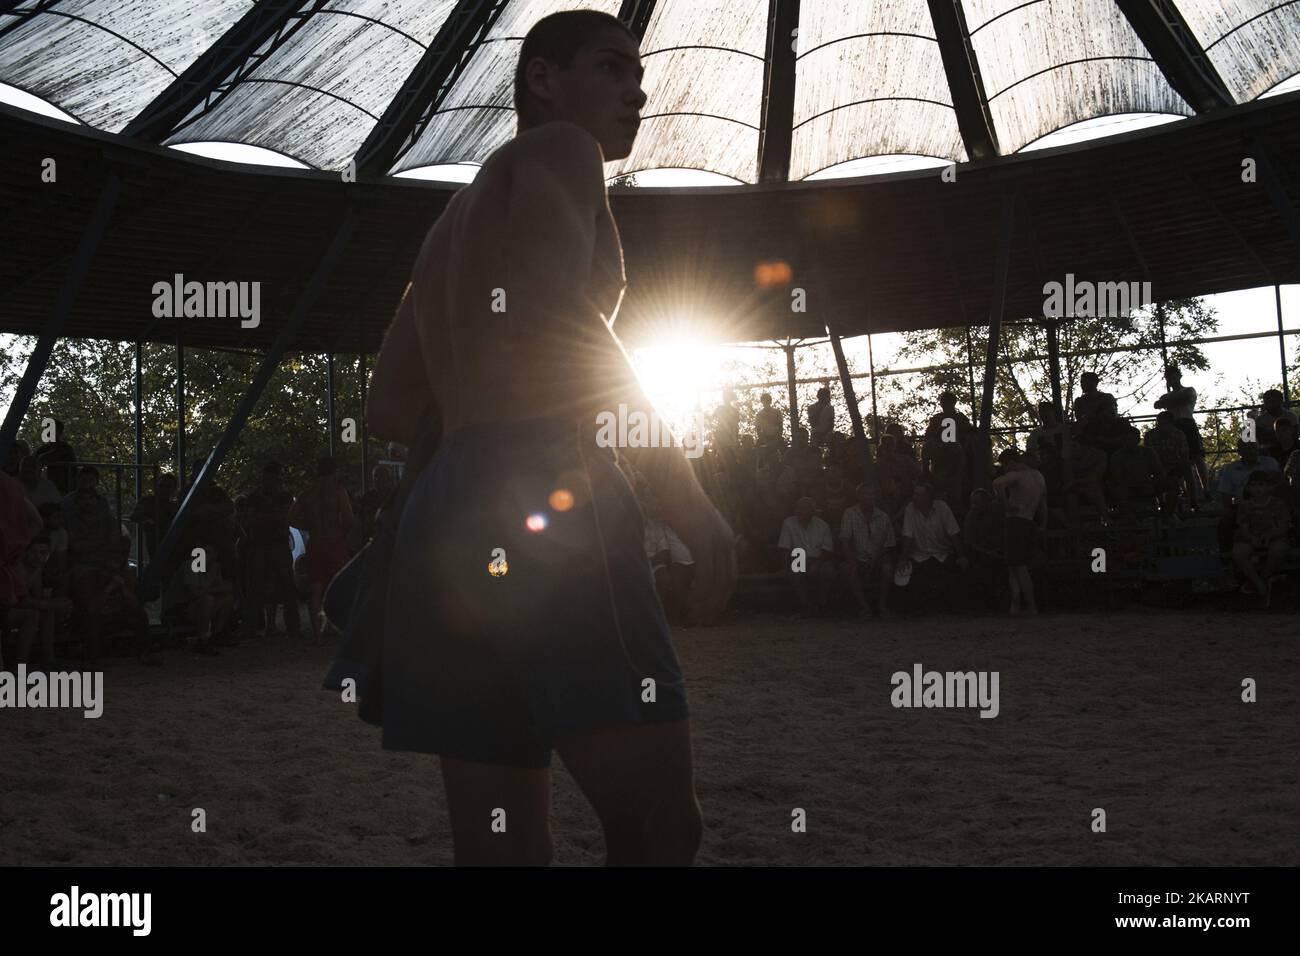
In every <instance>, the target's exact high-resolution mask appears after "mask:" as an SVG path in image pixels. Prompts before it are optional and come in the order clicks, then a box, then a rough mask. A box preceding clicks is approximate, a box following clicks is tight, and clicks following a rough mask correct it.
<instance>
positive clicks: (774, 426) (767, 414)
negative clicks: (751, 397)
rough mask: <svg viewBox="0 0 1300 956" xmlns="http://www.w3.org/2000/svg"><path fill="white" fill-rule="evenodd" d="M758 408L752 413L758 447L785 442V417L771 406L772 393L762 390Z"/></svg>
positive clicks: (778, 444)
mask: <svg viewBox="0 0 1300 956" xmlns="http://www.w3.org/2000/svg"><path fill="white" fill-rule="evenodd" d="M758 400H759V409H758V412H757V413H756V414H755V415H754V427H755V429H756V430H757V432H758V444H759V447H760V448H771V447H775V446H780V445H783V444H785V435H784V431H785V419H784V417H783V416H782V415H781V413H780V412H778V411H777V410H776V409H775V408H773V407H772V395H771V393H769V392H764V393H763V394H762V395H760V396H759V398H758Z"/></svg>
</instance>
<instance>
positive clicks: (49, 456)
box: [35, 418, 77, 495]
mask: <svg viewBox="0 0 1300 956" xmlns="http://www.w3.org/2000/svg"><path fill="white" fill-rule="evenodd" d="M35 455H36V457H37V458H38V459H39V460H40V463H41V467H42V468H44V469H45V477H46V478H48V479H50V481H52V482H54V486H55V487H56V488H58V489H59V492H60V493H61V494H63V495H70V494H72V492H73V491H74V490H75V489H76V473H77V452H76V450H75V449H74V448H73V447H72V446H71V445H69V444H68V443H67V442H66V441H64V440H63V422H61V421H59V420H58V419H57V418H56V419H55V420H54V441H52V442H46V443H45V444H44V445H42V446H41V447H40V448H38V449H36V451H35Z"/></svg>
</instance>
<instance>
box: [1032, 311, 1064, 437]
mask: <svg viewBox="0 0 1300 956" xmlns="http://www.w3.org/2000/svg"><path fill="white" fill-rule="evenodd" d="M1060 328H1061V323H1060V322H1058V321H1057V320H1056V319H1048V320H1047V374H1048V377H1049V378H1051V380H1052V406H1053V407H1054V408H1055V409H1056V420H1057V421H1058V422H1063V421H1065V406H1064V404H1063V402H1062V400H1061V336H1060ZM1030 411H1033V409H1030Z"/></svg>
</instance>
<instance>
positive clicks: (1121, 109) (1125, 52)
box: [962, 0, 1192, 153]
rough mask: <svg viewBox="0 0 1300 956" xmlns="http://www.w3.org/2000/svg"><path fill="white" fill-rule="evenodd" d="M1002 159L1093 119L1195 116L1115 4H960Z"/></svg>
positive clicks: (976, 0)
mask: <svg viewBox="0 0 1300 956" xmlns="http://www.w3.org/2000/svg"><path fill="white" fill-rule="evenodd" d="M962 6H963V8H964V10H965V13H966V24H967V29H968V30H969V32H970V39H971V44H972V46H973V48H974V51H975V56H976V60H977V62H978V65H979V69H980V74H981V77H982V79H983V82H984V92H985V95H986V96H987V98H988V105H989V113H990V115H991V116H992V118H993V124H994V127H995V130H996V132H997V136H998V145H999V146H1000V147H1001V150H1002V152H1003V153H1011V152H1015V151H1016V150H1018V149H1020V147H1022V146H1024V145H1025V144H1026V143H1030V142H1032V141H1033V140H1035V139H1038V138H1039V137H1040V136H1043V135H1045V134H1047V133H1050V132H1052V131H1053V130H1057V129H1060V128H1061V127H1063V126H1068V125H1070V124H1071V123H1077V122H1079V121H1080V120H1085V119H1091V118H1092V117H1094V116H1106V115H1110V114H1114V113H1173V114H1178V115H1182V116H1188V115H1191V112H1192V110H1191V108H1190V107H1189V106H1188V105H1187V103H1186V102H1185V101H1184V100H1183V98H1182V97H1180V96H1179V95H1178V94H1177V93H1176V92H1174V89H1173V87H1172V86H1170V85H1169V81H1168V80H1167V79H1166V78H1165V76H1164V74H1163V73H1161V72H1160V70H1159V68H1158V67H1157V66H1156V64H1155V62H1154V61H1153V60H1152V59H1151V55H1150V53H1149V52H1148V51H1147V49H1146V47H1145V46H1143V45H1142V41H1141V40H1139V39H1138V36H1137V34H1136V33H1135V32H1134V30H1133V27H1132V26H1131V25H1130V24H1129V22H1128V20H1127V19H1126V18H1125V17H1124V15H1123V14H1122V13H1121V12H1120V10H1119V7H1118V6H1117V5H1116V4H1115V3H1114V0H1030V2H1028V3H1025V2H1023V0H1021V2H1016V0H962Z"/></svg>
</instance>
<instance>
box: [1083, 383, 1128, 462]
mask: <svg viewBox="0 0 1300 956" xmlns="http://www.w3.org/2000/svg"><path fill="white" fill-rule="evenodd" d="M1100 381H1101V380H1100V379H1099V378H1098V377H1097V373H1096V372H1084V373H1083V374H1082V375H1081V376H1079V388H1080V389H1081V390H1082V394H1081V395H1080V396H1079V397H1078V398H1076V399H1075V400H1074V432H1075V436H1076V437H1077V438H1078V439H1079V441H1081V442H1084V443H1085V444H1090V445H1095V446H1098V447H1103V448H1104V447H1105V445H1106V442H1107V439H1108V438H1109V437H1110V432H1111V428H1112V425H1113V423H1114V422H1115V420H1116V418H1117V417H1118V416H1119V409H1118V405H1117V404H1116V402H1115V396H1114V395H1112V394H1110V393H1109V392H1103V391H1101V390H1099V389H1098V388H1097V386H1098V384H1099V383H1100Z"/></svg>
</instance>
